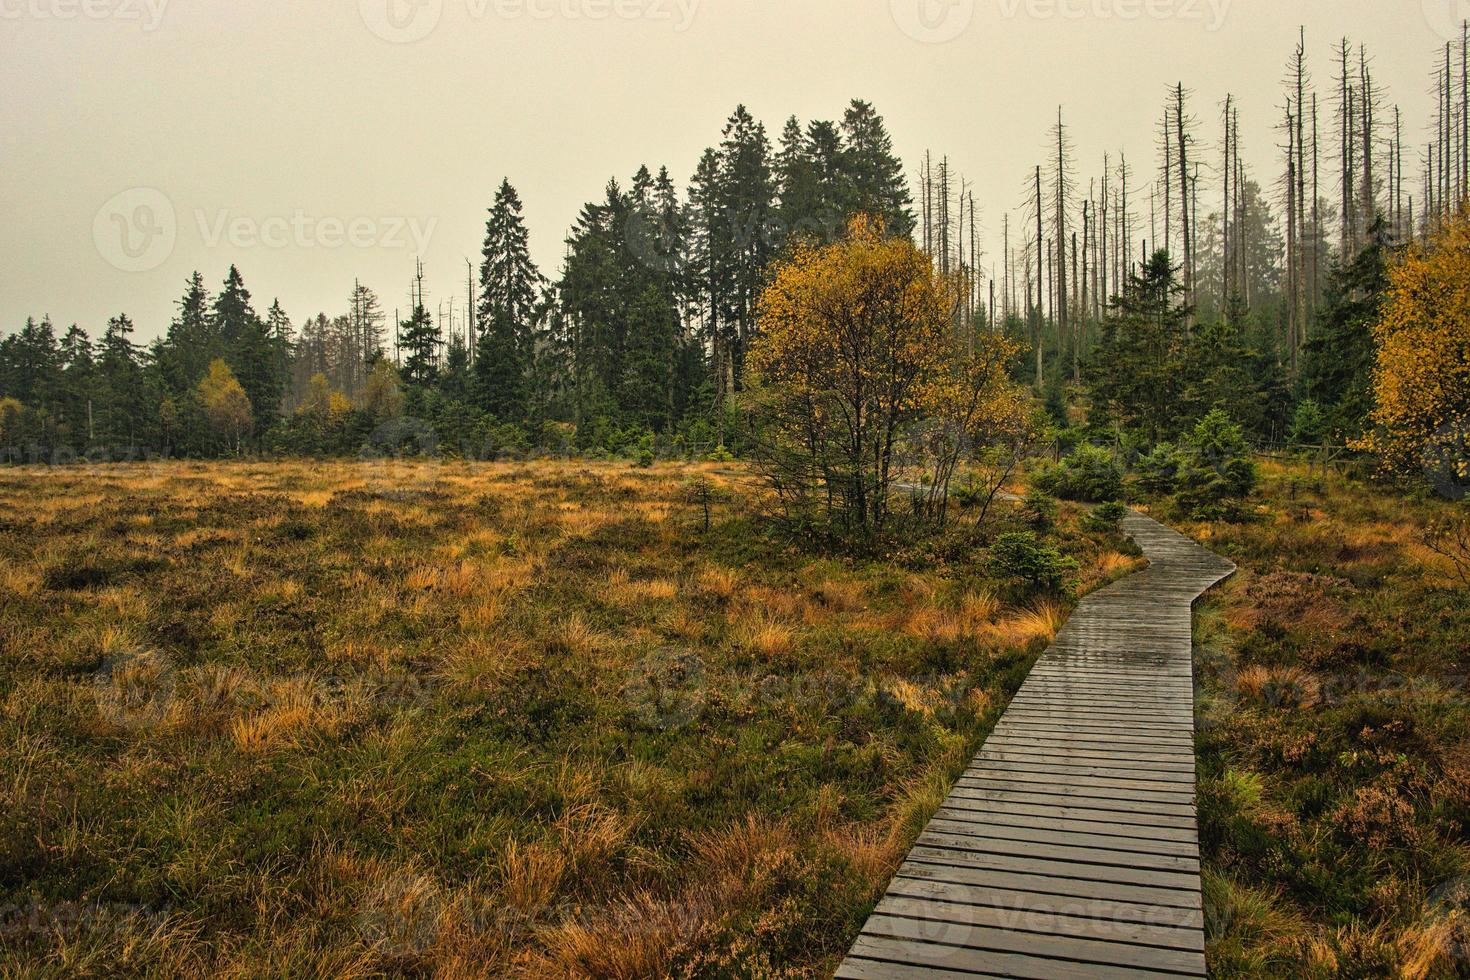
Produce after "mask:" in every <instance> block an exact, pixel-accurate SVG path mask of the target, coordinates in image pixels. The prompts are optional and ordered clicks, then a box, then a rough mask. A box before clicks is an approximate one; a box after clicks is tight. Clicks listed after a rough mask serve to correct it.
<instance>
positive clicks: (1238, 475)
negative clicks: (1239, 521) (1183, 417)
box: [1178, 408, 1257, 520]
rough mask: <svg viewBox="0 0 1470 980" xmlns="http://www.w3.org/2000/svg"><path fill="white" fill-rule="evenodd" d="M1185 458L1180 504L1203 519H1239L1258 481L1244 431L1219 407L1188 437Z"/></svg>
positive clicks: (1179, 496) (1203, 419) (1182, 466)
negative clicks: (1244, 504)
mask: <svg viewBox="0 0 1470 980" xmlns="http://www.w3.org/2000/svg"><path fill="white" fill-rule="evenodd" d="M1182 456H1183V462H1182V464H1181V466H1180V468H1179V492H1178V500H1179V505H1180V506H1181V507H1182V508H1184V510H1185V511H1186V512H1187V513H1189V514H1190V515H1191V516H1192V517H1195V518H1198V519H1200V520H1219V519H1226V518H1231V517H1234V516H1236V514H1237V513H1238V510H1239V507H1238V504H1239V502H1240V501H1241V500H1242V499H1244V498H1245V497H1247V496H1249V495H1250V492H1251V491H1252V490H1254V489H1255V486H1256V479H1257V476H1256V464H1255V463H1254V462H1252V460H1251V447H1250V443H1248V442H1247V441H1246V438H1245V431H1244V430H1243V429H1242V428H1241V427H1240V426H1239V425H1236V424H1235V423H1234V422H1232V421H1231V420H1230V416H1229V415H1227V414H1226V413H1225V411H1224V410H1223V409H1218V408H1217V409H1215V410H1213V411H1212V412H1210V413H1209V414H1208V415H1206V416H1205V417H1204V418H1202V419H1200V421H1199V424H1198V425H1196V426H1195V427H1194V431H1192V432H1190V433H1189V435H1188V436H1186V437H1185V440H1184V447H1183V452H1182Z"/></svg>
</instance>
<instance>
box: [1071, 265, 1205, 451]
mask: <svg viewBox="0 0 1470 980" xmlns="http://www.w3.org/2000/svg"><path fill="white" fill-rule="evenodd" d="M1177 273H1178V267H1177V266H1175V265H1173V263H1172V262H1171V261H1170V259H1169V253H1167V252H1164V251H1158V252H1155V253H1154V254H1153V256H1152V257H1150V258H1149V260H1148V262H1147V263H1145V264H1144V265H1143V267H1142V268H1141V269H1140V270H1139V271H1138V272H1137V273H1135V274H1134V275H1133V276H1132V277H1131V278H1130V279H1129V281H1128V283H1127V285H1126V287H1125V288H1124V290H1123V294H1122V295H1121V296H1119V297H1118V298H1117V299H1116V301H1115V303H1114V305H1113V307H1112V309H1111V310H1110V312H1109V315H1108V317H1107V319H1106V320H1105V321H1104V323H1103V331H1102V340H1101V343H1100V344H1099V345H1098V349H1097V351H1096V352H1095V353H1094V355H1093V359H1092V362H1091V364H1090V365H1089V369H1088V374H1087V383H1088V388H1089V390H1090V392H1091V395H1092V409H1093V412H1094V414H1095V415H1100V418H1098V419H1096V421H1099V422H1107V421H1111V422H1113V423H1115V424H1116V425H1118V426H1119V427H1120V428H1122V429H1125V430H1132V431H1135V432H1140V433H1143V434H1145V435H1147V436H1148V438H1149V441H1150V442H1158V441H1159V440H1160V439H1162V438H1164V437H1166V436H1168V435H1172V434H1174V433H1176V432H1178V431H1179V430H1180V429H1182V427H1183V423H1184V421H1185V420H1184V419H1183V417H1182V414H1181V412H1180V406H1179V396H1180V393H1181V391H1182V389H1183V384H1184V375H1183V372H1182V361H1183V354H1184V349H1185V348H1184V341H1185V327H1186V324H1187V323H1188V322H1189V317H1190V315H1191V310H1190V308H1189V306H1188V305H1187V304H1186V303H1185V302H1184V299H1183V297H1184V287H1183V286H1182V285H1181V284H1180V282H1179V279H1178V275H1177Z"/></svg>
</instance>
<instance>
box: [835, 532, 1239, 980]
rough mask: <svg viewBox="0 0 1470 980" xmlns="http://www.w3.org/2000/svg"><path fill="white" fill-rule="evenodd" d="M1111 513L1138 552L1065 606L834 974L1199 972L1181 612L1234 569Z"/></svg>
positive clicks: (911, 977) (1188, 689) (868, 977)
mask: <svg viewBox="0 0 1470 980" xmlns="http://www.w3.org/2000/svg"><path fill="white" fill-rule="evenodd" d="M1123 526H1124V530H1126V531H1127V532H1128V534H1129V535H1131V536H1132V537H1133V539H1134V540H1135V541H1137V542H1138V544H1139V546H1140V547H1141V548H1142V549H1143V551H1144V554H1145V555H1146V556H1147V557H1148V559H1149V566H1148V567H1147V568H1146V569H1144V570H1143V571H1140V572H1138V573H1137V574H1135V575H1132V576H1130V577H1128V578H1126V579H1123V580H1121V581H1119V582H1117V583H1115V584H1113V585H1111V586H1109V587H1108V588H1106V589H1102V590H1100V591H1098V592H1095V593H1093V594H1091V595H1089V596H1087V597H1086V598H1084V599H1083V600H1082V602H1081V603H1079V605H1078V607H1077V610H1076V612H1075V613H1074V614H1073V615H1072V618H1071V620H1070V621H1069V622H1068V623H1067V625H1066V627H1065V628H1064V629H1063V630H1062V631H1061V632H1060V633H1058V634H1057V638H1056V642H1055V643H1053V644H1052V646H1051V648H1050V649H1049V650H1047V652H1046V653H1045V654H1043V655H1042V656H1041V658H1040V659H1039V660H1038V661H1037V663H1036V666H1035V668H1034V669H1033V670H1032V671H1031V674H1030V676H1029V677H1027V679H1026V682H1025V683H1024V684H1023V685H1022V686H1021V689H1020V691H1019V692H1017V694H1016V697H1015V699H1014V700H1013V701H1012V702H1011V705H1010V707H1009V708H1008V709H1007V710H1006V712H1005V714H1004V716H1002V718H1001V720H1000V722H999V723H998V724H997V725H996V728H995V731H994V732H993V733H992V734H991V736H990V738H989V739H988V740H987V741H986V742H985V746H984V748H983V749H982V750H981V751H980V754H979V755H977V756H976V757H975V759H974V761H973V762H971V764H970V767H969V768H968V769H967V770H966V771H965V773H964V775H962V776H961V777H960V780H959V782H958V784H957V785H956V786H955V788H954V790H953V791H952V792H951V793H950V795H949V797H948V798H947V799H946V800H945V801H944V803H943V805H942V806H941V807H940V809H939V811H938V812H937V813H936V814H935V816H934V819H933V820H931V821H930V822H929V825H928V826H927V827H926V828H925V829H924V832H923V834H922V835H921V836H920V837H919V840H918V842H917V843H916V844H915V845H914V848H913V850H912V851H910V852H909V854H908V857H907V859H906V860H905V861H904V863H903V866H902V867H900V868H899V869H898V874H897V876H896V877H895V878H894V879H893V882H892V883H891V884H890V885H889V886H888V891H887V892H886V893H885V894H884V896H883V899H882V901H881V902H880V903H879V904H878V907H877V908H876V909H875V910H874V911H873V914H872V916H871V917H870V918H869V919H868V921H867V924H866V925H864V926H863V931H862V934H861V935H860V936H859V937H858V939H857V942H856V943H854V944H853V947H852V950H851V952H850V953H849V954H848V956H847V959H846V960H844V961H843V963H842V966H841V967H840V968H839V969H838V971H837V976H838V977H842V978H848V980H879V978H885V980H886V978H898V980H943V978H955V980H959V978H974V977H1029V978H1037V980H1054V978H1068V977H1079V978H1081V977H1086V978H1097V977H1117V978H1124V977H1127V978H1134V977H1181V976H1182V977H1202V976H1204V975H1205V954H1204V918H1203V910H1202V908H1201V903H1200V882H1199V837H1198V830H1197V827H1196V823H1195V795H1194V793H1195V782H1194V685H1193V674H1192V670H1191V661H1192V612H1191V610H1192V607H1193V604H1194V600H1195V599H1197V598H1198V597H1199V596H1200V595H1201V594H1202V593H1204V592H1205V590H1207V589H1208V588H1210V586H1212V585H1214V584H1215V583H1217V582H1219V581H1220V580H1222V579H1224V578H1226V577H1227V576H1229V575H1230V574H1231V573H1232V572H1233V571H1234V568H1235V567H1234V566H1233V565H1231V564H1230V563H1229V562H1227V561H1225V560H1224V559H1222V558H1219V557H1217V556H1215V555H1213V554H1211V553H1210V552H1208V551H1206V550H1205V549H1204V548H1201V547H1200V546H1199V545H1197V544H1195V543H1194V542H1192V541H1190V540H1189V539H1187V538H1185V537H1184V536H1183V535H1181V534H1179V533H1178V532H1176V531H1173V530H1170V529H1169V528H1166V527H1164V526H1163V525H1161V524H1159V523H1158V522H1156V521H1153V520H1151V519H1149V518H1147V517H1144V516H1142V515H1140V514H1137V513H1133V512H1131V511H1130V512H1129V514H1128V516H1127V517H1126V518H1125V519H1124V525H1123Z"/></svg>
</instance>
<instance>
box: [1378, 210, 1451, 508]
mask: <svg viewBox="0 0 1470 980" xmlns="http://www.w3.org/2000/svg"><path fill="white" fill-rule="evenodd" d="M1388 278H1389V290H1388V296H1387V297H1386V299H1385V300H1384V303H1383V309H1382V311H1381V313H1380V314H1379V318H1378V322H1377V323H1376V324H1374V326H1373V337H1374V340H1375V341H1376V343H1377V348H1378V363H1377V366H1376V368H1375V370H1374V375H1373V389H1374V396H1375V402H1376V405H1375V408H1374V411H1373V422H1374V426H1375V431H1374V432H1373V434H1372V435H1370V436H1369V437H1368V439H1367V440H1366V441H1365V446H1366V448H1370V449H1373V450H1374V451H1376V452H1378V453H1379V454H1380V455H1381V456H1382V457H1383V460H1384V462H1385V463H1386V464H1387V465H1388V466H1390V467H1391V468H1393V469H1396V470H1398V471H1400V472H1413V471H1417V470H1420V469H1422V468H1423V467H1425V466H1426V465H1442V464H1444V463H1448V464H1449V465H1450V466H1452V467H1454V468H1455V469H1456V470H1457V475H1458V476H1459V478H1461V479H1465V478H1467V477H1470V454H1467V453H1466V437H1467V433H1470V216H1467V215H1465V214H1461V215H1460V216H1459V217H1457V218H1455V219H1454V220H1453V221H1451V222H1450V223H1449V224H1448V225H1447V226H1446V227H1445V228H1444V230H1443V231H1441V232H1440V233H1439V235H1438V236H1436V237H1435V239H1434V240H1433V241H1432V242H1431V243H1430V245H1429V247H1428V248H1427V249H1426V248H1423V247H1420V246H1417V245H1416V246H1411V247H1410V248H1409V250H1408V251H1407V252H1406V253H1405V254H1404V256H1403V257H1402V258H1401V259H1400V260H1399V261H1398V262H1396V263H1394V265H1393V266H1392V267H1391V268H1390V269H1389V272H1388Z"/></svg>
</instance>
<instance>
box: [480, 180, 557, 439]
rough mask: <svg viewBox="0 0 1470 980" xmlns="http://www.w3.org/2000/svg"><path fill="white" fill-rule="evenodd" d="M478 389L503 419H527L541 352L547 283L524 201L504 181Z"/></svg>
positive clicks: (490, 241)
mask: <svg viewBox="0 0 1470 980" xmlns="http://www.w3.org/2000/svg"><path fill="white" fill-rule="evenodd" d="M481 255H482V261H481V264H480V300H479V322H480V337H479V339H478V344H477V346H476V349H475V364H474V369H475V387H476V390H477V394H478V401H479V404H480V406H481V407H482V408H484V409H485V410H486V411H488V412H490V413H491V414H493V415H494V416H495V417H496V418H499V419H501V420H507V421H508V420H518V419H521V418H524V417H525V415H526V405H527V400H528V397H527V396H528V392H527V383H528V379H529V376H530V371H531V360H532V357H533V356H534V354H535V340H536V338H535V317H536V293H537V290H538V289H539V288H540V286H541V284H542V282H543V279H542V276H541V273H540V272H539V271H538V270H537V269H536V265H535V263H534V262H532V261H531V253H530V247H529V235H528V233H527V231H526V224H525V220H524V218H523V217H522V215H521V200H520V197H519V196H518V195H517V194H516V191H515V188H514V187H512V186H511V185H510V181H509V180H503V181H501V184H500V189H499V191H497V192H496V195H495V205H494V207H492V208H491V209H490V217H489V220H488V221H487V222H486V224H485V244H484V248H483V250H482V252H481Z"/></svg>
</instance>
